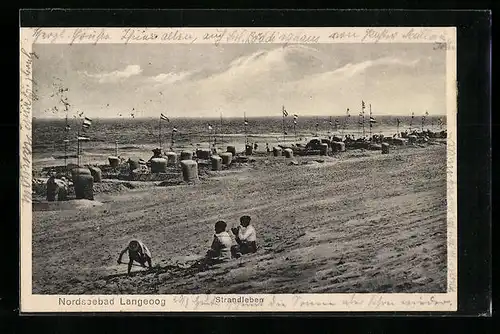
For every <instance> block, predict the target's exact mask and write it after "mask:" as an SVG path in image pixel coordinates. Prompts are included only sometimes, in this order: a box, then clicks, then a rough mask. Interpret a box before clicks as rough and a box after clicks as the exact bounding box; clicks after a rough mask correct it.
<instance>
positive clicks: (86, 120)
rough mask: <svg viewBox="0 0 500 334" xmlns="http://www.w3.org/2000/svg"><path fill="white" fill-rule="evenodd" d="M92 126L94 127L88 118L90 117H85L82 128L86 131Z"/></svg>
mask: <svg viewBox="0 0 500 334" xmlns="http://www.w3.org/2000/svg"><path fill="white" fill-rule="evenodd" d="M91 125H92V120H91V119H90V118H88V117H85V118H84V119H83V123H82V127H83V128H84V129H88V128H90V126H91Z"/></svg>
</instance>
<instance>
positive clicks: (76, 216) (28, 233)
mask: <svg viewBox="0 0 500 334" xmlns="http://www.w3.org/2000/svg"><path fill="white" fill-rule="evenodd" d="M456 72H457V70H456V33H455V28H454V27H444V28H443V27H439V28H436V27H414V28H412V27H405V28H394V27H387V28H383V27H377V28H369V27H353V28H336V27H331V28H327V27H325V28H297V27H294V28H245V27H241V28H99V27H96V28H37V27H23V28H21V39H20V78H21V84H20V166H21V167H20V168H21V171H20V172H21V180H20V196H21V197H20V199H21V208H20V212H21V227H20V228H21V241H20V245H21V247H20V252H21V264H20V270H21V291H20V294H21V312H117V311H122V312H193V311H194V312H206V311H210V312H255V311H259V312H267V311H272V312H336V311H346V312H359V311H364V312H366V311H374V312H382V311H405V312H408V311H456V310H457V285H458V282H457V201H456V195H457V189H456V178H457V175H456V158H457V156H456V110H457V86H456Z"/></svg>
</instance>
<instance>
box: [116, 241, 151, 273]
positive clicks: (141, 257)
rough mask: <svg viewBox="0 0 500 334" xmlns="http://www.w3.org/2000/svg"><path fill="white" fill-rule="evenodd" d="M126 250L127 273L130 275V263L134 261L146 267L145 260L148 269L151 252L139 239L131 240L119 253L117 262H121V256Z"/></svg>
mask: <svg viewBox="0 0 500 334" xmlns="http://www.w3.org/2000/svg"><path fill="white" fill-rule="evenodd" d="M126 251H128V270H127V274H128V275H130V270H131V269H132V263H133V262H134V261H136V262H138V263H139V264H140V265H141V266H142V267H144V268H145V267H146V262H147V263H148V265H149V269H151V268H152V263H151V252H150V251H149V249H148V248H147V247H146V245H145V244H143V243H142V242H141V241H139V240H136V239H133V240H131V241H130V242H129V244H128V246H127V247H126V248H125V249H124V250H122V252H121V253H120V256H119V257H118V261H117V262H118V264H121V263H122V256H123V254H125V252H126Z"/></svg>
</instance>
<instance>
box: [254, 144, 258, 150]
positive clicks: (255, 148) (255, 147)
mask: <svg viewBox="0 0 500 334" xmlns="http://www.w3.org/2000/svg"><path fill="white" fill-rule="evenodd" d="M258 148H259V145H258V144H257V143H255V144H253V149H254V150H255V151H257V149H258Z"/></svg>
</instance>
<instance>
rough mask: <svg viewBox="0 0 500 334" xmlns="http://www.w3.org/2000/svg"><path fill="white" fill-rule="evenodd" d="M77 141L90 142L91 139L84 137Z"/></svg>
mask: <svg viewBox="0 0 500 334" xmlns="http://www.w3.org/2000/svg"><path fill="white" fill-rule="evenodd" d="M77 139H78V141H89V140H90V138H89V137H82V136H80V137H78V138H77Z"/></svg>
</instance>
